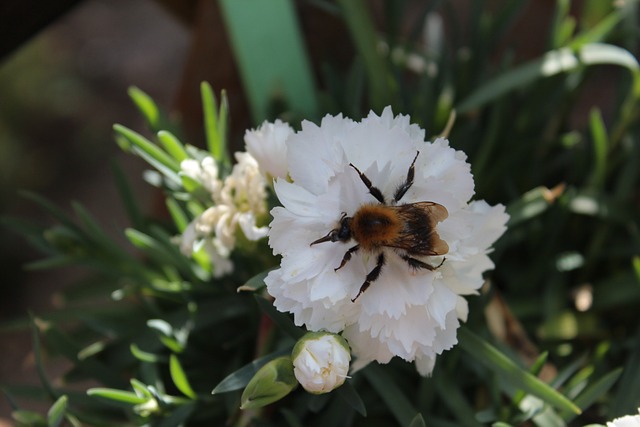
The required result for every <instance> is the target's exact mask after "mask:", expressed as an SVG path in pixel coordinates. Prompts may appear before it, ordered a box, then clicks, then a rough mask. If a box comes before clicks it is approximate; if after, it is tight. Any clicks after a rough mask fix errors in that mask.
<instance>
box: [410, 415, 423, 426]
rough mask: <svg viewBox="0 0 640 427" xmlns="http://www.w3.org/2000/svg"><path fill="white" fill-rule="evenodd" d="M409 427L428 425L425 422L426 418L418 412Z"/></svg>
mask: <svg viewBox="0 0 640 427" xmlns="http://www.w3.org/2000/svg"><path fill="white" fill-rule="evenodd" d="M409 427H427V424H426V423H425V422H424V418H423V417H422V414H420V413H418V414H417V415H416V416H415V417H413V419H412V420H411V423H410V424H409Z"/></svg>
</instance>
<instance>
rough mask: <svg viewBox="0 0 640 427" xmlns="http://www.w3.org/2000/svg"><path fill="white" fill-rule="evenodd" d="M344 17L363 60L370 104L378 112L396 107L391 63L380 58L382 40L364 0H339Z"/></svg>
mask: <svg viewBox="0 0 640 427" xmlns="http://www.w3.org/2000/svg"><path fill="white" fill-rule="evenodd" d="M337 4H338V5H339V6H340V8H341V9H342V17H343V18H344V20H345V23H346V24H347V28H348V29H349V32H350V33H351V38H352V39H353V43H354V45H355V47H356V50H357V51H358V53H359V55H360V56H361V57H362V60H363V63H364V66H365V70H366V72H367V77H368V79H369V85H370V93H369V96H370V102H371V104H372V106H373V108H374V109H376V110H377V111H381V110H382V109H383V108H384V107H386V106H387V105H391V104H392V103H393V97H394V95H395V94H394V92H395V90H396V89H397V88H396V84H395V81H394V80H393V78H392V77H391V73H390V71H389V66H388V63H387V62H386V61H385V59H384V58H383V57H382V56H381V55H380V49H379V48H378V42H379V40H378V36H377V34H376V29H375V26H374V24H373V19H372V17H371V14H370V10H369V8H368V7H367V5H366V3H365V2H364V1H363V0H338V1H337Z"/></svg>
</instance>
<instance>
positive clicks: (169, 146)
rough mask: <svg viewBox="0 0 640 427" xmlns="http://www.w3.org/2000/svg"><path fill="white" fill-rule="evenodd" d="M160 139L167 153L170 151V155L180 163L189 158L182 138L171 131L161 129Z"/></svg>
mask: <svg viewBox="0 0 640 427" xmlns="http://www.w3.org/2000/svg"><path fill="white" fill-rule="evenodd" d="M158 141H160V143H161V144H162V146H163V147H164V149H165V150H166V151H167V153H169V155H170V156H171V157H173V158H174V159H175V160H176V162H178V164H179V163H180V162H182V161H183V160H186V159H188V158H189V155H188V154H187V151H186V150H185V149H184V145H183V144H182V142H180V140H179V139H178V138H177V137H176V136H175V135H174V134H172V133H171V132H169V131H166V130H161V131H159V132H158Z"/></svg>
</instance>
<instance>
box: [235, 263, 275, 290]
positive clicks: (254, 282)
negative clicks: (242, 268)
mask: <svg viewBox="0 0 640 427" xmlns="http://www.w3.org/2000/svg"><path fill="white" fill-rule="evenodd" d="M274 269H275V267H274V268H271V269H269V270H265V271H263V272H262V273H258V274H256V275H255V276H253V277H252V278H251V279H249V280H247V283H245V284H244V285H242V286H240V287H238V292H257V291H259V290H261V289H263V288H264V287H265V286H266V285H265V284H264V279H265V278H266V277H267V275H268V274H269V273H270V272H271V271H273V270H274Z"/></svg>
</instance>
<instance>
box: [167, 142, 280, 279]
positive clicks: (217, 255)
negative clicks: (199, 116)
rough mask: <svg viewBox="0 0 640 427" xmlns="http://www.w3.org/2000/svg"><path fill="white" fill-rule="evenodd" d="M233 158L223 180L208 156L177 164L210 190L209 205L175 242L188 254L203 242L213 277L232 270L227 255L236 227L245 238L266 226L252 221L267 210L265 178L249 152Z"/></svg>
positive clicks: (262, 233)
mask: <svg viewBox="0 0 640 427" xmlns="http://www.w3.org/2000/svg"><path fill="white" fill-rule="evenodd" d="M236 161H237V163H236V164H235V165H234V166H233V170H232V171H231V174H230V175H229V176H227V177H226V178H225V179H224V181H221V180H220V179H219V178H218V168H217V165H216V163H215V160H214V159H213V158H211V157H205V158H204V159H203V160H202V161H201V162H198V161H196V160H191V159H190V160H184V161H183V162H182V164H181V169H182V173H184V174H185V175H187V176H189V177H190V178H192V179H194V180H196V181H198V182H200V183H201V184H202V186H203V187H204V188H206V189H207V190H208V191H209V192H210V193H211V201H212V206H211V207H209V208H207V209H206V210H205V211H204V212H202V213H201V214H200V215H198V216H197V217H196V218H195V219H194V220H193V221H192V222H191V223H190V224H189V225H188V226H187V228H186V229H185V231H184V232H183V234H182V236H181V239H180V242H179V243H180V250H181V251H182V253H184V254H185V255H191V253H192V252H193V250H194V249H198V248H200V247H201V246H203V247H204V249H205V251H206V252H207V254H208V255H209V258H210V259H211V262H212V263H213V265H214V267H215V269H214V275H215V277H221V276H223V275H225V274H228V273H230V272H232V271H233V263H232V262H231V260H230V259H229V256H230V255H231V252H232V251H233V249H234V248H235V245H236V232H237V230H238V229H240V230H242V233H243V234H244V235H245V237H246V238H247V239H248V240H259V239H261V238H263V237H266V235H267V232H268V230H269V228H268V227H266V226H262V227H258V226H257V224H256V221H258V220H259V219H260V218H263V217H264V216H265V215H266V214H267V205H266V196H267V193H266V187H265V184H266V182H265V179H264V177H263V176H262V175H260V171H259V168H258V163H257V162H256V160H255V159H254V158H253V157H252V156H251V154H249V153H236Z"/></svg>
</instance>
